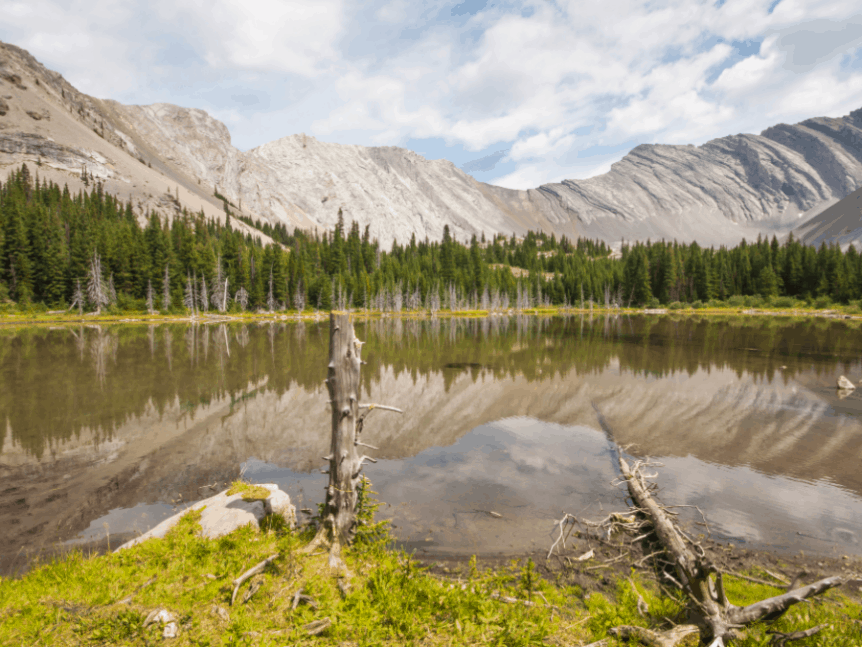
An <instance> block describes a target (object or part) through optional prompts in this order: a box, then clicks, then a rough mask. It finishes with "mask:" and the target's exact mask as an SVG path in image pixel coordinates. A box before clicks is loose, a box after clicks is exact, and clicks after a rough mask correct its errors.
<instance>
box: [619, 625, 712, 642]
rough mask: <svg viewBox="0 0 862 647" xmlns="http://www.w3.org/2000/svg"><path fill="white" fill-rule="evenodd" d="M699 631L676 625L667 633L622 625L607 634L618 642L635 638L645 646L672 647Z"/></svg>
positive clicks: (690, 627) (691, 626)
mask: <svg viewBox="0 0 862 647" xmlns="http://www.w3.org/2000/svg"><path fill="white" fill-rule="evenodd" d="M697 631H699V629H698V628H697V627H696V626H695V625H677V626H676V627H674V628H673V629H671V630H669V631H664V632H659V631H653V630H652V629H645V628H644V627H634V626H632V625H622V626H619V627H612V628H611V629H608V633H610V634H611V635H614V636H617V637H618V638H619V639H620V640H629V639H631V638H635V639H637V640H639V641H640V642H642V643H644V644H646V645H652V646H653V647H674V646H675V645H676V644H677V643H678V642H679V641H681V640H682V639H683V638H685V637H686V636H689V635H691V634H693V633H696V632H697Z"/></svg>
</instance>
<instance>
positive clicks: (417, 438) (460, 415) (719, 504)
mask: <svg viewBox="0 0 862 647" xmlns="http://www.w3.org/2000/svg"><path fill="white" fill-rule="evenodd" d="M860 327H862V322H860V321H845V320H838V319H824V318H808V319H793V318H789V317H787V318H782V317H742V316H727V317H721V316H698V315H686V316H653V315H637V316H627V315H617V316H613V315H607V316H606V315H601V316H593V317H591V316H589V315H560V316H553V317H537V316H526V315H513V316H493V317H488V318H477V319H457V318H452V319H449V318H441V319H437V318H435V319H400V318H383V319H369V320H363V319H362V318H361V317H359V318H357V320H356V323H355V328H356V334H357V337H358V338H359V339H361V340H364V341H365V342H366V344H365V345H364V346H363V350H362V356H363V359H364V360H365V361H366V362H367V364H366V365H364V366H363V367H362V398H361V400H362V401H363V402H366V403H378V404H385V405H391V406H394V407H399V408H401V409H403V410H404V413H403V414H397V413H393V412H388V411H377V410H375V411H373V412H372V413H370V414H369V415H368V416H367V418H366V420H365V423H364V427H363V431H362V436H361V439H362V441H363V442H364V443H367V444H369V445H373V446H375V447H377V448H378V449H376V450H368V453H369V454H370V455H372V456H373V457H375V458H376V459H377V463H376V464H369V465H366V467H365V470H364V473H365V474H366V475H367V476H368V478H369V479H370V480H371V482H372V483H373V489H374V490H375V491H376V492H377V495H376V497H377V498H378V499H379V500H380V501H382V502H383V506H382V507H381V509H380V511H379V513H378V514H379V516H380V517H382V518H387V519H391V521H392V525H393V529H394V530H393V532H394V535H395V536H396V537H397V538H398V541H399V543H400V545H401V546H403V547H404V548H405V549H407V550H408V551H415V552H416V553H417V555H420V556H421V555H450V556H451V555H466V556H469V555H472V554H477V555H518V554H523V553H525V552H527V551H534V550H536V549H541V548H544V549H545V550H547V548H549V547H550V545H551V544H552V543H553V540H554V538H555V536H556V533H557V525H556V522H557V521H558V520H560V519H561V518H562V517H563V514H564V513H566V512H568V513H571V514H574V515H575V516H576V517H578V518H579V519H591V520H596V521H598V520H600V519H602V518H603V517H605V516H606V515H607V514H608V513H609V512H610V511H614V510H619V511H622V510H625V508H626V503H625V496H624V495H625V489H624V486H620V485H619V484H618V483H616V482H615V479H616V478H617V476H618V472H617V467H616V463H615V447H614V445H615V444H616V445H618V446H620V447H624V448H625V451H626V452H627V453H628V454H629V455H630V456H633V457H638V458H647V457H649V459H650V460H651V461H654V462H655V463H657V465H655V466H654V468H651V471H652V472H654V473H656V474H657V478H656V482H657V483H658V484H659V486H660V497H661V499H662V500H663V502H664V503H665V504H668V505H679V506H696V507H697V509H699V510H700V511H702V513H703V514H704V515H705V518H706V523H707V524H708V525H705V524H704V523H703V520H702V518H701V516H700V512H698V511H697V509H696V508H694V507H690V508H680V509H679V510H680V512H681V514H682V517H683V518H684V519H686V520H687V522H688V523H690V524H692V527H693V528H694V529H695V531H696V532H698V533H703V534H705V533H707V532H708V533H710V534H711V536H712V537H713V538H718V539H721V540H723V541H730V542H736V543H739V544H745V545H746V546H751V547H753V548H765V549H769V550H774V551H779V552H781V551H786V552H797V551H799V550H803V551H805V552H806V553H807V552H811V553H821V554H829V555H833V554H839V555H840V554H857V555H858V554H860V553H862V388H860V389H859V390H857V391H853V392H851V393H850V394H849V395H847V394H845V393H839V392H838V391H837V390H836V382H837V379H838V377H839V376H841V375H845V376H847V377H848V378H849V379H850V380H851V381H853V382H854V383H857V384H858V383H859V382H860V379H862V363H860V359H862V332H860ZM328 342H329V335H328V322H323V323H312V322H302V321H293V320H286V321H285V320H284V318H282V319H277V320H275V321H273V322H264V323H251V324H249V323H246V324H243V323H209V324H204V323H198V324H182V325H180V324H160V325H137V324H120V325H101V326H97V325H69V326H58V327H53V328H48V327H36V326H32V327H27V328H19V329H13V328H8V329H0V385H2V388H0V424H2V425H3V426H2V428H0V573H2V574H4V575H8V574H13V573H16V572H21V571H22V570H24V569H26V567H27V564H28V563H30V561H31V560H32V559H34V558H36V557H38V556H45V555H48V554H52V553H54V552H56V551H62V550H65V549H68V548H70V547H82V548H85V549H88V550H89V549H104V548H107V547H108V546H114V547H116V546H117V545H119V544H120V543H121V542H123V541H125V540H126V539H129V538H131V537H133V536H134V535H136V534H138V533H140V532H143V531H145V530H147V529H148V528H150V527H152V526H154V525H156V524H157V523H158V522H159V521H161V520H162V519H164V518H166V517H168V516H170V515H172V514H175V513H176V512H177V511H180V510H182V509H183V508H184V507H186V506H187V505H188V504H190V503H192V502H194V501H197V500H200V499H203V498H206V497H208V496H211V495H212V494H214V493H215V492H216V491H221V490H223V489H224V488H225V487H227V484H229V483H230V481H232V480H234V479H236V478H238V477H240V476H242V477H243V478H245V479H247V480H249V481H252V482H258V483H277V484H278V485H279V486H281V488H282V489H284V490H285V491H287V492H288V493H289V494H290V495H291V498H292V499H293V501H294V503H295V504H296V507H297V510H300V509H302V508H305V509H307V510H315V511H316V509H317V506H316V504H317V503H318V502H320V501H321V500H322V498H323V494H324V485H325V484H326V482H327V478H328V477H327V476H325V475H324V474H322V473H321V468H323V467H324V466H325V463H324V461H323V459H322V458H321V457H322V456H324V455H325V454H327V453H328V451H329V442H330V411H329V404H328V394H327V390H326V387H325V384H324V379H325V377H326V365H327V361H328V360H327V356H328ZM597 411H598V412H601V414H602V415H603V416H604V418H605V420H606V421H607V425H608V427H609V430H610V432H611V433H607V432H606V431H605V430H603V429H602V426H601V425H600V424H599V421H598V418H597ZM308 516H309V515H308V514H305V513H298V517H299V518H300V520H303V519H307V518H308Z"/></svg>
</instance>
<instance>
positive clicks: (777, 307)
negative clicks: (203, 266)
mask: <svg viewBox="0 0 862 647" xmlns="http://www.w3.org/2000/svg"><path fill="white" fill-rule="evenodd" d="M788 302H789V299H788V298H787V297H780V298H778V299H775V300H773V301H770V302H767V301H765V300H763V299H756V298H753V297H744V298H739V299H736V298H734V299H731V300H729V301H710V302H709V303H706V304H700V307H697V308H695V307H694V304H690V303H679V302H676V303H672V304H670V305H660V306H658V308H664V309H666V310H667V311H668V313H669V314H670V313H672V314H674V315H692V314H697V315H732V316H735V315H743V314H744V315H746V316H751V315H782V316H792V317H799V318H806V317H809V316H818V315H823V314H825V313H826V312H829V313H831V314H838V315H851V316H855V318H859V315H860V314H862V307H860V304H859V303H858V302H854V303H851V304H848V305H840V304H826V305H823V304H818V303H817V302H812V303H806V302H805V301H794V302H793V305H792V306H786V307H785V306H784V304H786V303H788ZM818 305H819V306H821V307H818ZM643 310H644V308H643V307H633V308H619V309H617V308H605V307H600V306H598V305H595V306H594V307H593V309H592V310H590V308H589V306H585V307H584V308H583V309H581V308H576V307H571V308H564V307H562V306H550V307H538V308H529V309H526V310H521V311H516V310H514V309H509V310H508V311H504V312H503V313H502V314H524V315H539V316H553V315H558V314H587V313H592V314H594V315H601V314H642V313H643ZM328 314H329V313H328V312H325V311H320V312H314V311H310V310H305V311H304V312H297V311H296V310H285V311H280V312H274V313H252V312H227V313H214V312H209V313H205V314H199V315H198V319H197V320H198V321H206V320H207V319H208V318H211V319H217V320H225V321H227V320H230V321H269V320H273V319H276V318H281V317H289V318H301V319H319V318H320V317H324V318H325V317H327V316H328ZM489 314H491V312H490V311H488V310H457V311H454V312H453V311H449V310H440V311H438V312H437V313H436V316H437V317H440V318H447V317H458V318H465V317H466V318H472V317H486V316H488V315H489ZM353 316H354V317H356V318H357V319H362V318H364V317H380V316H386V317H389V318H398V317H400V318H407V319H409V318H417V317H418V318H425V317H430V316H431V313H430V312H429V311H428V310H415V311H406V310H405V311H403V312H399V313H392V312H387V313H381V312H377V311H374V310H369V311H368V312H367V313H366V311H365V310H364V309H363V308H357V309H356V310H354V311H353ZM190 317H191V313H183V312H175V313H168V314H153V315H151V314H148V313H146V312H142V311H127V312H119V311H111V312H105V313H103V314H100V315H99V316H95V315H90V314H84V315H79V314H78V313H77V312H74V313H73V312H62V313H60V312H55V313H53V314H51V313H50V311H48V310H47V309H46V308H36V309H32V310H26V311H18V310H17V309H14V308H13V309H8V310H6V311H5V312H4V311H0V325H3V326H10V325H11V326H15V325H18V326H22V325H24V326H26V325H32V324H51V325H56V324H80V323H91V324H92V323H126V322H130V321H133V322H138V323H160V322H170V321H174V322H175V321H187V320H189V319H190Z"/></svg>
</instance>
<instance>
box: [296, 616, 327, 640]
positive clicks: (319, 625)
mask: <svg viewBox="0 0 862 647" xmlns="http://www.w3.org/2000/svg"><path fill="white" fill-rule="evenodd" d="M330 626H332V620H330V619H329V618H321V619H320V620H315V621H314V622H309V623H308V624H307V625H305V626H304V627H303V629H305V631H307V632H308V635H309V636H316V635H317V634H321V633H323V632H324V631H326V630H327V629H328V628H329V627H330Z"/></svg>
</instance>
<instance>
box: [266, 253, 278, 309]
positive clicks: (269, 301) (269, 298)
mask: <svg viewBox="0 0 862 647" xmlns="http://www.w3.org/2000/svg"><path fill="white" fill-rule="evenodd" d="M266 308H267V310H269V311H270V312H273V311H274V310H275V308H276V303H275V297H274V296H273V293H272V265H270V266H269V292H268V293H267V295H266Z"/></svg>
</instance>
